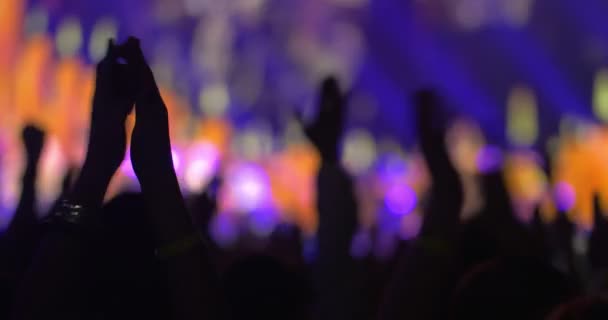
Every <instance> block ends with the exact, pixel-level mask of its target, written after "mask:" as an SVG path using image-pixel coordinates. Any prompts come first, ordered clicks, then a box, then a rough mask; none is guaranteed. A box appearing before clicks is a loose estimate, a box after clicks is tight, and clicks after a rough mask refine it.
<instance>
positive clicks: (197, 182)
mask: <svg viewBox="0 0 608 320" xmlns="http://www.w3.org/2000/svg"><path fill="white" fill-rule="evenodd" d="M188 158H189V163H188V164H187V166H186V168H185V173H184V181H185V183H186V186H187V188H188V189H189V190H190V191H192V192H198V191H200V190H201V189H202V188H203V187H204V186H205V185H206V184H207V183H208V182H209V181H210V180H211V178H212V177H213V175H214V174H215V172H216V170H217V166H218V163H219V152H218V151H217V149H216V148H215V146H213V145H211V144H209V143H201V144H198V145H196V146H194V147H192V148H191V149H190V151H189V155H188Z"/></svg>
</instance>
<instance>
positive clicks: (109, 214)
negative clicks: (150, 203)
mask: <svg viewBox="0 0 608 320" xmlns="http://www.w3.org/2000/svg"><path fill="white" fill-rule="evenodd" d="M102 211H103V212H102V214H103V220H104V227H105V230H106V231H105V233H104V234H105V235H104V239H102V240H101V248H100V259H99V272H100V274H101V275H102V277H100V288H101V289H100V293H102V294H100V296H99V297H98V299H99V303H100V304H99V307H100V308H101V309H102V312H103V313H104V314H105V315H107V316H109V317H110V318H111V319H168V318H169V316H168V301H169V297H168V295H167V291H168V289H167V286H166V279H167V277H166V275H165V274H164V273H163V272H162V270H161V268H160V266H161V265H160V263H159V262H158V260H157V259H156V257H155V255H154V249H155V246H156V243H155V239H154V234H153V232H152V230H151V228H150V226H149V225H148V223H147V221H148V219H147V217H146V214H145V207H144V201H143V197H142V195H141V194H137V193H125V194H121V195H119V196H117V197H116V198H114V199H113V200H111V201H110V202H109V203H107V204H106V205H105V206H104V207H103V210H102Z"/></svg>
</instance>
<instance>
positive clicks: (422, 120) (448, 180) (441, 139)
mask: <svg viewBox="0 0 608 320" xmlns="http://www.w3.org/2000/svg"><path fill="white" fill-rule="evenodd" d="M414 102H415V105H416V111H417V116H418V139H419V143H420V148H421V150H422V154H423V155H424V159H425V161H426V164H427V166H428V169H429V171H430V175H431V177H432V179H433V185H432V189H431V197H432V200H431V202H430V208H428V209H427V216H426V218H425V222H424V224H423V230H422V233H425V232H426V231H430V230H431V229H442V230H444V231H445V230H448V229H446V228H449V227H455V226H457V225H458V224H459V216H460V209H461V206H462V202H463V188H462V184H461V182H460V178H459V175H458V173H457V172H456V169H455V168H454V166H453V165H452V162H451V161H450V158H449V155H448V151H447V147H446V144H445V130H446V128H445V123H442V122H443V121H442V120H443V119H442V118H441V116H442V114H441V112H442V110H441V109H440V106H439V98H438V97H437V95H436V94H435V93H434V92H432V91H430V90H422V91H419V92H417V93H416V95H415V96H414ZM452 231H453V230H452Z"/></svg>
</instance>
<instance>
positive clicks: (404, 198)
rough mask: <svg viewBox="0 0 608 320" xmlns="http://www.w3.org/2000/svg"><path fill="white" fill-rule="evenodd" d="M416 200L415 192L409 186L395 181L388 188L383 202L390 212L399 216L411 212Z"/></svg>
mask: <svg viewBox="0 0 608 320" xmlns="http://www.w3.org/2000/svg"><path fill="white" fill-rule="evenodd" d="M417 201H418V200H417V197H416V192H414V190H413V189H412V188H411V187H410V186H408V185H406V184H404V183H399V184H397V183H395V184H392V185H391V186H390V187H389V188H388V190H387V192H386V194H385V199H384V204H385V205H386V208H387V209H388V210H389V211H390V212H391V213H393V214H395V215H400V216H401V215H407V214H409V213H411V212H412V210H414V209H415V208H416V203H417Z"/></svg>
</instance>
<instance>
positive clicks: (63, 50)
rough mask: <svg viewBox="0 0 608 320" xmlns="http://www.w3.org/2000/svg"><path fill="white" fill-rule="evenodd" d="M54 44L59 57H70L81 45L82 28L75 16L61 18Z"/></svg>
mask: <svg viewBox="0 0 608 320" xmlns="http://www.w3.org/2000/svg"><path fill="white" fill-rule="evenodd" d="M55 45H56V46H57V52H58V53H59V56H60V57H64V58H65V57H72V56H74V55H76V54H77V53H78V51H79V50H80V48H81V47H82V28H81V26H80V22H79V21H78V19H77V18H75V17H69V18H66V19H65V20H63V22H62V23H61V24H60V25H59V28H58V29H57V34H56V37H55Z"/></svg>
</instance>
